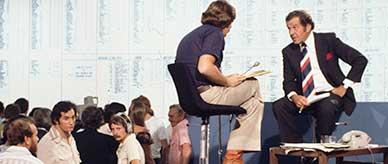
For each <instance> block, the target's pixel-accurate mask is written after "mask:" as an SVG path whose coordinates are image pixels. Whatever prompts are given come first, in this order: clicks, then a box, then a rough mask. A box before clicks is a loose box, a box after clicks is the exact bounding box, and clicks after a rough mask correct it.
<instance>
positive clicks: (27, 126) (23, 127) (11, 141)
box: [0, 117, 43, 164]
mask: <svg viewBox="0 0 388 164" xmlns="http://www.w3.org/2000/svg"><path fill="white" fill-rule="evenodd" d="M6 135H7V139H8V140H7V144H8V145H10V147H9V148H8V149H7V150H6V151H5V152H3V153H1V154H0V163H1V164H13V163H18V164H43V162H42V161H40V160H39V159H37V158H36V157H34V155H35V154H36V151H37V144H38V140H39V138H38V130H37V128H36V126H35V125H34V122H33V121H32V120H31V119H29V118H27V117H21V118H16V119H14V120H10V122H9V123H8V125H7V132H6Z"/></svg>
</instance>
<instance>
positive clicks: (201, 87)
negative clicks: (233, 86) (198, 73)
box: [197, 85, 211, 94]
mask: <svg viewBox="0 0 388 164" xmlns="http://www.w3.org/2000/svg"><path fill="white" fill-rule="evenodd" d="M210 88H211V86H210V85H201V86H199V87H197V90H198V92H199V94H201V93H203V92H205V91H207V90H208V89H210Z"/></svg>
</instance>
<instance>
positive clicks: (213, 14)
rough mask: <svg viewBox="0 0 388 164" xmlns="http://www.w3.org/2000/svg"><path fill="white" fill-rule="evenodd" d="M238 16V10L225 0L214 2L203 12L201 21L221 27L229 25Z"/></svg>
mask: <svg viewBox="0 0 388 164" xmlns="http://www.w3.org/2000/svg"><path fill="white" fill-rule="evenodd" d="M235 18H236V10H235V8H234V7H233V6H232V5H230V4H229V3H228V2H227V1H225V0H218V1H214V2H212V3H211V4H210V5H209V7H208V8H207V9H206V11H205V12H203V13H202V18H201V23H202V24H210V25H213V26H216V27H219V28H222V29H223V28H226V27H229V25H230V24H232V22H233V21H234V19H235Z"/></svg>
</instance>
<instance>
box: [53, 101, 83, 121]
mask: <svg viewBox="0 0 388 164" xmlns="http://www.w3.org/2000/svg"><path fill="white" fill-rule="evenodd" d="M71 109H73V110H74V114H75V116H77V106H76V105H75V104H74V103H72V102H70V101H60V102H58V103H57V104H55V105H54V108H53V111H52V112H51V115H50V118H51V122H52V123H53V125H56V122H58V123H59V119H60V118H61V112H63V113H66V112H68V111H70V110H71Z"/></svg>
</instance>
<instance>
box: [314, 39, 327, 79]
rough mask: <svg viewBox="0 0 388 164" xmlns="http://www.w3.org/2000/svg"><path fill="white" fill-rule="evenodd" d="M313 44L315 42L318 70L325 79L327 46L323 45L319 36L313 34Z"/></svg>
mask: <svg viewBox="0 0 388 164" xmlns="http://www.w3.org/2000/svg"><path fill="white" fill-rule="evenodd" d="M314 42H315V51H316V53H317V60H318V64H319V68H320V69H321V71H322V73H323V75H324V76H325V77H326V79H327V71H328V70H327V69H329V68H327V67H326V54H327V53H328V52H329V50H328V44H325V43H323V40H322V39H321V38H320V35H319V34H317V33H315V32H314Z"/></svg>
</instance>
